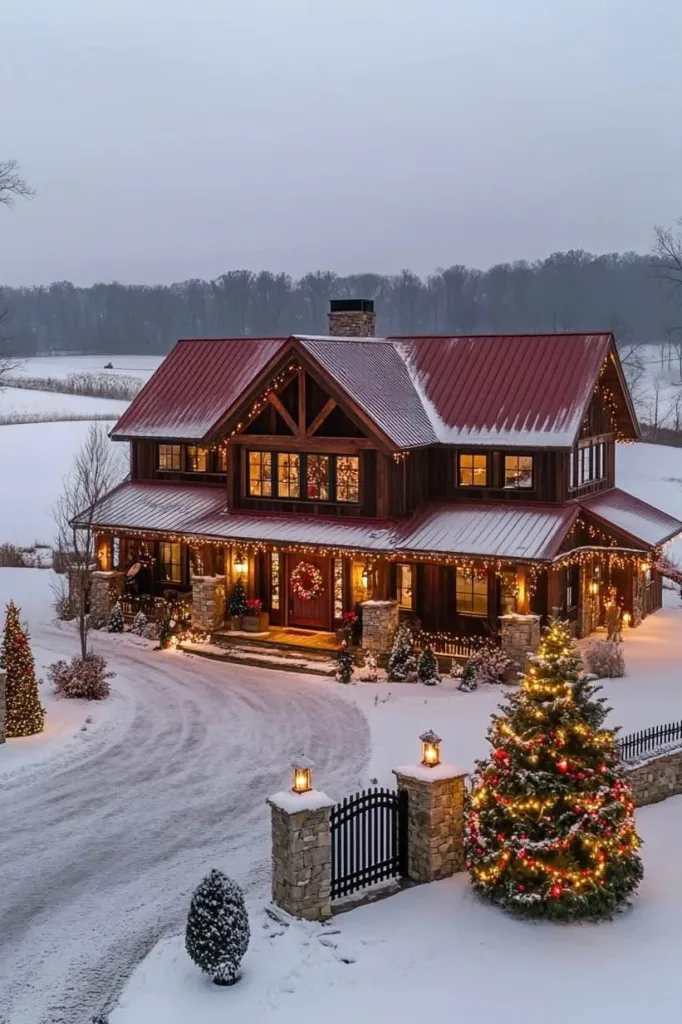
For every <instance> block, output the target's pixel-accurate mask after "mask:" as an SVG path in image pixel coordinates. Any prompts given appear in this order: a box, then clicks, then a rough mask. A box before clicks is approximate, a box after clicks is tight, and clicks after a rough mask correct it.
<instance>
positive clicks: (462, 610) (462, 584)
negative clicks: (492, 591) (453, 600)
mask: <svg viewBox="0 0 682 1024" xmlns="http://www.w3.org/2000/svg"><path fill="white" fill-rule="evenodd" d="M457 611H458V613H459V614H460V615H482V616H485V615H487V614H488V576H487V574H485V575H484V574H482V573H476V572H475V571H473V570H472V569H458V570H457Z"/></svg>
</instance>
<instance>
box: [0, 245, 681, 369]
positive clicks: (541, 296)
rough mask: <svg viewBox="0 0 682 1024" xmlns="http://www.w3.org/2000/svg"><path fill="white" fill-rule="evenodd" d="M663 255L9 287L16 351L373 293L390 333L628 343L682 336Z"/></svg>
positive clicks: (313, 308) (214, 331)
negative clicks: (555, 334)
mask: <svg viewBox="0 0 682 1024" xmlns="http://www.w3.org/2000/svg"><path fill="white" fill-rule="evenodd" d="M662 256H663V253H660V252H659V255H657V256H656V257H654V259H653V261H652V258H651V257H649V256H640V255H637V254H635V253H626V254H623V255H617V254H615V255H614V254H612V255H605V256H592V255H590V254H588V253H585V252H581V251H578V252H575V251H574V252H566V253H555V254H554V255H553V256H550V257H549V258H548V259H546V260H543V261H539V262H536V263H525V262H517V263H512V264H508V263H505V264H499V265H498V266H495V267H491V268H490V269H489V270H487V271H481V270H475V269H471V268H469V267H464V266H453V267H449V268H448V269H447V270H438V271H436V272H435V273H433V274H431V275H429V276H428V277H426V278H424V279H421V278H419V277H417V276H415V275H414V274H412V273H411V272H409V271H404V272H403V273H401V274H397V275H394V276H382V275H380V274H356V275H351V276H349V277H341V276H337V275H335V274H332V273H328V272H325V271H317V272H315V273H310V274H306V275H305V276H304V277H302V278H300V279H299V280H294V279H292V278H291V277H289V276H288V275H287V274H273V273H269V272H266V271H262V272H260V273H251V272H249V271H241V270H237V271H230V272H229V273H226V274H223V275H222V276H221V277H218V278H216V280H214V281H202V280H191V281H184V282H182V283H180V284H173V285H169V286H155V287H150V286H145V285H122V284H96V285H94V286H92V287H90V288H80V287H74V286H73V285H72V284H70V283H68V282H60V283H58V284H53V285H50V286H49V287H41V288H15V289H12V288H6V289H4V290H3V291H4V294H3V304H4V305H5V306H6V307H7V308H8V309H9V311H10V314H11V322H10V324H8V325H6V333H7V334H9V335H10V339H11V345H12V349H13V351H14V353H15V354H16V355H23V356H26V355H34V354H36V353H38V352H41V353H42V352H51V351H52V352H88V353H102V354H114V353H147V352H149V353H164V352H166V351H168V349H169V348H170V347H171V345H172V344H173V342H174V341H175V340H176V339H177V338H181V337H197V336H202V337H210V336H213V337H220V336H232V335H235V336H236V335H238V336H241V335H251V336H259V335H260V336H262V335H283V334H290V333H304V334H319V333H326V332H327V309H328V302H329V298H330V297H336V298H343V297H362V298H370V299H374V300H375V303H376V309H377V312H378V332H379V333H380V334H428V333H434V334H441V333H485V332H491V333H514V332H524V331H579V330H580V331H582V330H599V331H601V330H612V331H614V332H615V334H616V336H617V337H618V338H619V339H620V340H622V341H625V342H628V341H659V340H665V339H668V340H670V341H673V340H678V339H679V337H680V328H681V326H682V311H680V310H679V302H680V298H682V294H677V290H676V289H671V288H670V287H669V285H668V286H667V287H666V285H667V282H666V280H665V279H664V278H665V273H664V272H661V271H664V270H665V269H666V268H665V267H664V266H663V259H662Z"/></svg>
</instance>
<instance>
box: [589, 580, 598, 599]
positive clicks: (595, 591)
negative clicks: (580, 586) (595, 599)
mask: <svg viewBox="0 0 682 1024" xmlns="http://www.w3.org/2000/svg"><path fill="white" fill-rule="evenodd" d="M590 593H591V594H592V595H593V596H595V595H596V594H598V593H599V584H598V583H590Z"/></svg>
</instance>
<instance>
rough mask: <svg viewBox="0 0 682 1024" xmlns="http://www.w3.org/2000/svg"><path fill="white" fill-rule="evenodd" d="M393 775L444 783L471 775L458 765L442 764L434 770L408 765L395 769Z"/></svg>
mask: <svg viewBox="0 0 682 1024" xmlns="http://www.w3.org/2000/svg"><path fill="white" fill-rule="evenodd" d="M393 774H394V775H403V776H405V778H408V779H416V780H417V782H443V781H444V780H445V779H459V778H461V777H462V776H463V775H468V774H469V773H468V772H466V771H465V770H464V768H460V767H459V766H458V765H456V764H446V763H441V764H437V765H435V766H434V767H433V768H427V767H426V765H423V764H407V765H403V766H402V767H400V768H394V769H393Z"/></svg>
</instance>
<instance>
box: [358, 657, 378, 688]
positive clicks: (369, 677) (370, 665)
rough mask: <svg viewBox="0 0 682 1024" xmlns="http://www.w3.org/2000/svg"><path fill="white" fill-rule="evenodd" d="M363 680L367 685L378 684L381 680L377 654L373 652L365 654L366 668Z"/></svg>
mask: <svg viewBox="0 0 682 1024" xmlns="http://www.w3.org/2000/svg"><path fill="white" fill-rule="evenodd" d="M362 678H363V680H364V681H365V682H366V683H376V681H377V679H378V678H379V663H378V662H377V658H376V654H373V653H372V651H367V653H366V654H365V668H364V672H363V675H362Z"/></svg>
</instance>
